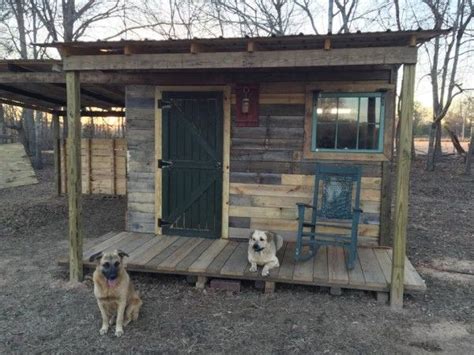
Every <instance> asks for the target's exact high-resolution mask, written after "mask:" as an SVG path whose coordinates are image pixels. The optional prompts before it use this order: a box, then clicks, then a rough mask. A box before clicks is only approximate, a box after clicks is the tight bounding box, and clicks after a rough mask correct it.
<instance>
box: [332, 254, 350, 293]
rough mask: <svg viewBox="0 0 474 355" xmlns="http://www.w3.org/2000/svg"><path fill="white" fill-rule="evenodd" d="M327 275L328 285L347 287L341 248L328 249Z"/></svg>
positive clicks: (347, 280)
mask: <svg viewBox="0 0 474 355" xmlns="http://www.w3.org/2000/svg"><path fill="white" fill-rule="evenodd" d="M328 273H329V283H330V284H335V285H347V284H348V283H349V275H348V273H347V268H346V260H345V257H344V250H343V248H341V247H328Z"/></svg>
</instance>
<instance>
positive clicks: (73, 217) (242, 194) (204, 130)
mask: <svg viewBox="0 0 474 355" xmlns="http://www.w3.org/2000/svg"><path fill="white" fill-rule="evenodd" d="M441 33H442V31H406V32H379V33H354V34H340V35H317V36H303V35H301V36H285V37H269V38H230V39H226V38H219V39H193V40H173V41H172V40H168V41H119V42H100V41H99V42H90V43H88V42H84V43H81V42H75V43H60V44H54V45H52V46H54V47H56V48H57V49H58V50H59V51H60V52H61V54H62V56H63V61H62V63H56V64H55V65H58V67H61V69H60V70H61V71H60V72H54V71H53V70H52V69H51V70H49V71H47V72H41V73H39V72H35V73H31V72H28V71H20V72H18V71H16V72H15V73H12V72H8V71H7V72H4V73H0V83H3V84H2V86H0V90H1V91H0V97H2V100H3V102H8V101H15V100H16V101H18V102H19V101H22V100H21V95H22V94H27V93H26V92H22V91H21V90H19V89H18V83H21V82H22V80H23V82H28V83H29V85H30V86H29V87H30V88H31V87H32V86H33V85H40V84H39V83H40V82H41V83H42V84H41V85H46V84H45V83H48V85H50V86H54V85H55V86H56V89H58V86H62V90H63V91H64V90H65V89H66V88H67V100H65V99H64V96H63V99H62V101H61V100H57V102H56V105H51V99H48V98H47V97H44V96H45V95H46V94H44V93H43V94H41V95H42V96H41V95H39V94H37V93H36V96H34V95H33V100H32V101H31V100H30V101H29V102H30V103H31V102H33V103H32V104H33V105H36V106H37V107H44V108H45V109H48V110H49V111H50V112H52V113H54V114H55V115H56V116H58V115H65V114H66V112H64V111H61V110H63V109H64V108H63V107H64V106H66V107H67V114H66V115H67V122H68V145H67V157H68V159H67V179H66V181H67V190H68V198H69V238H70V257H69V265H70V275H71V279H73V280H78V279H80V278H81V277H82V268H83V257H87V256H88V255H89V254H90V253H91V252H92V251H94V250H99V249H101V248H107V247H108V248H111V247H115V246H121V247H123V248H127V247H128V248H129V249H133V250H134V251H133V250H129V251H132V254H133V255H132V257H131V260H129V267H130V268H131V269H132V270H141V271H143V270H145V271H156V272H168V273H176V274H191V275H197V276H199V277H200V279H199V280H200V281H201V282H202V281H203V280H204V277H206V276H220V277H230V278H244V279H245V278H247V279H255V278H258V277H257V276H255V275H251V274H250V273H249V272H248V270H247V269H248V268H247V265H246V247H245V243H238V242H237V241H236V240H239V239H242V238H244V239H245V238H247V237H248V235H249V233H250V231H251V230H253V229H264V230H274V231H276V232H278V233H280V234H281V235H283V236H284V237H285V239H286V240H287V241H289V242H291V241H292V240H294V236H295V232H296V217H297V216H296V207H295V203H296V202H308V203H309V202H311V196H312V191H313V188H314V187H313V186H312V184H313V181H314V179H313V175H314V169H315V163H316V162H324V163H327V164H346V165H347V164H348V165H358V166H361V167H362V175H363V177H362V193H361V207H362V209H363V211H364V213H363V216H362V218H361V223H360V226H359V244H360V249H359V260H358V262H357V265H356V268H355V271H352V272H350V271H347V270H346V269H345V266H344V253H343V251H342V250H338V249H337V248H333V249H331V248H327V249H326V248H323V249H324V250H322V251H321V252H320V253H318V255H317V256H316V258H315V259H314V260H311V261H310V262H309V263H308V262H306V263H303V264H298V263H297V264H295V263H294V261H293V260H292V250H294V249H292V248H294V246H292V244H291V243H286V244H285V247H284V248H283V251H281V252H280V253H281V255H280V256H281V258H280V260H283V263H282V266H281V268H280V270H279V271H274V272H273V274H272V275H271V277H270V278H269V279H267V284H268V287H272V283H273V282H290V283H302V284H316V285H323V286H329V287H334V288H337V287H343V288H344V287H347V288H359V289H366V290H376V291H381V292H387V291H389V290H390V292H391V297H390V299H391V304H392V306H393V307H400V306H401V305H402V302H403V292H404V288H407V289H414V290H423V289H424V288H425V285H424V283H423V281H422V280H421V278H420V277H419V275H418V274H417V273H416V270H414V268H413V266H412V265H411V264H410V262H409V261H408V259H406V257H405V249H406V248H405V243H406V225H407V213H408V211H407V204H408V184H409V168H410V149H411V127H412V123H411V116H412V110H413V94H414V78H415V65H416V62H417V48H418V46H419V45H420V44H422V43H424V42H425V41H428V40H430V39H431V38H433V37H435V36H438V35H440V34H441ZM401 66H403V80H402V85H401V92H400V95H401V117H400V123H399V130H400V145H399V154H398V155H397V157H398V160H397V162H396V163H397V164H396V166H397V178H396V180H395V181H392V179H391V177H390V175H391V174H390V170H391V169H390V167H391V164H392V162H393V157H394V154H393V150H394V149H393V142H394V132H395V110H396V107H395V105H396V94H397V92H396V90H397V75H398V72H399V71H398V69H399V68H400V67H401ZM35 80H36V81H35ZM41 80H43V81H41ZM35 83H36V84H35ZM7 84H8V85H7ZM15 85H17V86H15ZM9 88H10V89H12V88H13V93H12V91H11V90H10V91H9V90H8V89H9ZM22 90H23V91H26V89H24V88H23V89H22ZM33 91H34V90H33ZM2 93H5V94H7V95H6V96H5V95H3V96H2ZM121 93H122V96H121ZM15 95H16V96H15ZM26 96H27V95H26ZM48 100H50V101H49V102H48ZM26 101H28V100H26ZM53 101H54V100H53ZM65 101H67V102H65ZM91 101H92V102H91ZM58 103H60V104H58ZM91 105H94V106H98V107H101V108H105V109H109V110H110V109H111V108H112V107H121V108H122V109H124V110H125V114H126V124H127V136H126V145H127V148H126V149H127V173H126V177H127V178H126V193H127V215H126V226H127V231H126V232H122V233H116V234H109V235H107V236H104V238H103V239H101V240H100V242H95V243H93V244H90V245H89V246H88V249H87V250H86V251H85V253H84V254H83V247H82V232H81V219H80V216H81V192H82V190H83V186H82V185H83V184H81V159H80V155H81V140H80V117H81V112H84V111H83V110H84V108H85V107H87V106H91ZM81 110H82V111H81ZM89 114H91V113H90V112H89ZM92 114H93V113H92ZM101 114H107V111H106V112H105V113H101ZM82 168H84V166H82ZM393 185H394V186H395V187H394V188H393ZM392 191H394V192H393V193H392ZM392 203H394V205H395V209H394V215H393V216H392V214H391V210H392V208H391V206H392ZM392 220H393V222H392ZM323 228H324V229H325V232H327V233H336V232H337V231H338V227H337V226H325V227H323ZM155 235H158V236H161V237H154V236H155ZM392 236H393V238H392ZM202 237H204V238H208V239H203V238H202ZM392 239H393V254H392V249H391V248H390V246H391V241H392ZM85 262H86V263H87V261H85Z"/></svg>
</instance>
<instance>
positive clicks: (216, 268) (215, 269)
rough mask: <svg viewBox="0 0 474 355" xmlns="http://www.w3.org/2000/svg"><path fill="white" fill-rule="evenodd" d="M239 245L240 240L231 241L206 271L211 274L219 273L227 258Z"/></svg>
mask: <svg viewBox="0 0 474 355" xmlns="http://www.w3.org/2000/svg"><path fill="white" fill-rule="evenodd" d="M238 246H239V243H238V242H234V241H230V242H228V243H227V245H226V246H225V248H224V249H222V251H221V252H220V253H219V255H217V256H216V257H215V258H214V260H213V261H212V263H211V264H210V265H209V266H208V267H207V269H206V273H209V274H211V275H216V274H217V275H218V274H219V272H220V271H221V269H222V267H223V266H224V264H225V263H226V261H227V259H229V257H230V256H231V254H232V253H233V252H234V250H235V249H236V248H237V247H238Z"/></svg>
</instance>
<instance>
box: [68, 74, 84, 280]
mask: <svg viewBox="0 0 474 355" xmlns="http://www.w3.org/2000/svg"><path fill="white" fill-rule="evenodd" d="M66 91H67V121H68V140H67V151H68V154H67V158H68V159H67V176H68V178H67V181H68V185H67V186H68V188H67V192H68V204H69V280H70V281H72V282H78V281H82V276H83V269H82V226H81V214H82V206H81V202H82V201H81V192H82V191H81V190H82V186H81V94H80V84H79V73H78V72H66Z"/></svg>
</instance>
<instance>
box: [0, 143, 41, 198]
mask: <svg viewBox="0 0 474 355" xmlns="http://www.w3.org/2000/svg"><path fill="white" fill-rule="evenodd" d="M37 183H38V180H37V179H36V176H35V172H34V170H33V168H32V167H31V162H30V159H29V158H28V155H26V152H25V148H24V147H23V145H22V144H20V143H10V144H0V189H5V188H9V187H16V186H23V185H31V184H37Z"/></svg>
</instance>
